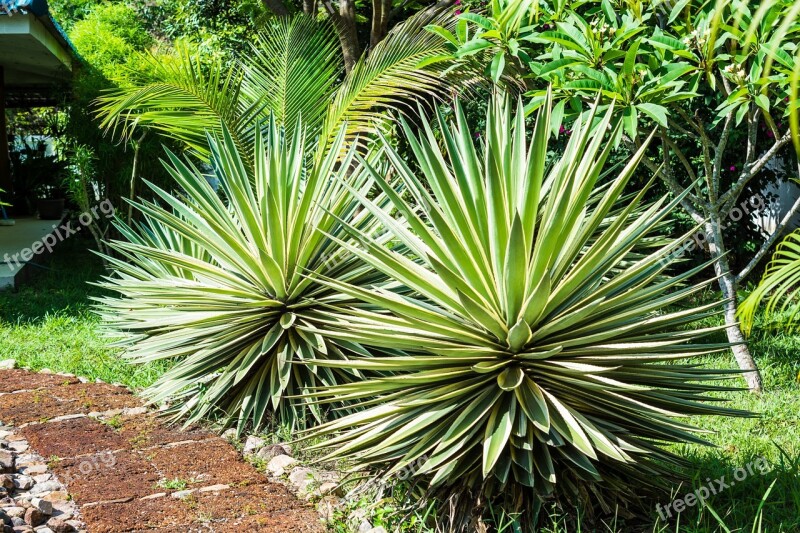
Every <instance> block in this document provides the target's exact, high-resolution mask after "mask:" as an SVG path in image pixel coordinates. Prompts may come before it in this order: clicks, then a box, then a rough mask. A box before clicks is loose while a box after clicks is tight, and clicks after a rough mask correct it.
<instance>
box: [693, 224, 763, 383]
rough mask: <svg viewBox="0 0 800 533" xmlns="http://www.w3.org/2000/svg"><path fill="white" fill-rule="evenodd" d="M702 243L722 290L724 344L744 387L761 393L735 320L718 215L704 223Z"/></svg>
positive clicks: (733, 284) (732, 280)
mask: <svg viewBox="0 0 800 533" xmlns="http://www.w3.org/2000/svg"><path fill="white" fill-rule="evenodd" d="M705 227H706V239H707V242H708V249H709V252H711V257H713V258H714V271H715V273H716V275H717V276H719V279H718V283H719V287H720V289H721V290H722V297H723V299H724V300H725V326H727V327H726V329H725V332H726V334H727V336H728V342H730V343H731V344H733V346H732V347H731V350H732V351H733V356H734V357H735V358H736V362H737V363H738V364H739V368H740V369H742V371H743V377H744V379H745V381H746V382H747V386H748V387H749V388H750V390H751V391H752V392H761V391H762V390H763V388H764V383H763V381H762V379H761V374H760V373H759V371H758V367H756V363H755V360H754V359H753V356H752V354H751V353H750V349H749V348H748V347H747V342H746V341H745V338H744V334H743V333H742V329H741V328H740V327H739V321H738V320H737V318H736V308H737V306H738V303H739V301H738V296H737V293H736V289H737V287H736V277H735V275H734V274H733V272H731V268H730V263H729V262H728V256H727V255H725V253H726V250H725V244H724V241H723V239H722V220H721V217H720V216H719V214H718V213H714V214H713V215H712V217H711V219H710V220H709V221H708V222H706V225H705Z"/></svg>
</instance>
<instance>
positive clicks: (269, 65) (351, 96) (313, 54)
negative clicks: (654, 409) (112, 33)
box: [97, 9, 454, 160]
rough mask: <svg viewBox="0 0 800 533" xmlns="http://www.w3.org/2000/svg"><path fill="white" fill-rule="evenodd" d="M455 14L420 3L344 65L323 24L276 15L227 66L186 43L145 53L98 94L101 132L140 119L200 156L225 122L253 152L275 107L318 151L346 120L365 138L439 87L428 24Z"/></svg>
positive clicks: (439, 42)
mask: <svg viewBox="0 0 800 533" xmlns="http://www.w3.org/2000/svg"><path fill="white" fill-rule="evenodd" d="M453 22H454V21H453V17H451V16H450V14H449V13H448V12H446V11H444V10H441V9H429V10H426V11H423V12H420V13H418V14H416V15H415V16H413V17H411V18H410V19H408V20H406V21H405V22H404V23H402V24H400V25H398V26H396V27H395V28H394V29H393V30H392V31H391V32H389V34H388V35H387V37H386V38H385V39H383V40H382V41H381V42H380V43H379V44H378V45H377V46H375V48H374V49H372V50H371V52H370V53H369V55H365V56H362V57H361V58H360V59H359V61H358V62H357V63H356V64H355V66H354V67H353V68H352V69H351V70H349V71H348V72H347V73H346V74H345V73H344V62H343V58H342V53H341V49H340V47H339V43H338V38H337V35H336V31H335V29H334V28H333V27H332V26H331V24H330V23H325V22H318V21H315V20H314V19H312V18H310V17H308V16H306V15H302V14H299V15H295V16H294V17H282V18H280V19H278V20H277V21H276V22H275V23H274V24H273V25H272V26H271V27H269V28H268V29H266V30H265V31H264V32H262V33H261V34H259V35H258V36H257V37H256V38H255V40H254V42H253V44H252V49H251V52H252V53H250V54H248V55H246V56H245V57H241V58H239V60H238V62H237V63H236V65H235V66H234V68H230V65H228V64H226V62H225V61H224V60H223V59H220V58H215V59H207V58H202V57H200V56H199V55H198V54H195V53H192V52H191V51H190V50H189V49H188V48H186V47H179V48H178V50H177V51H176V53H173V54H160V55H152V56H151V57H150V58H149V68H148V69H146V71H145V72H140V73H138V74H137V75H135V77H134V79H133V81H132V83H126V84H123V85H122V86H121V87H118V88H115V89H112V90H110V91H109V92H108V93H107V94H105V95H104V96H102V97H101V98H100V99H99V100H98V110H97V113H98V116H99V117H100V119H101V121H102V126H103V127H104V128H106V130H108V131H111V132H116V133H119V134H121V135H122V136H123V137H124V138H130V137H131V136H132V135H133V132H134V131H135V129H136V128H137V127H145V128H149V129H151V130H154V131H156V132H159V133H161V134H164V135H167V136H169V137H170V138H172V139H176V140H179V141H182V142H183V143H185V144H186V145H187V146H188V147H189V148H190V150H191V151H192V152H193V153H194V154H195V155H197V156H199V157H200V158H201V159H203V160H207V159H208V157H209V146H208V140H207V139H208V137H207V136H206V134H207V132H211V133H213V134H215V135H219V134H220V133H221V131H222V129H223V127H224V129H226V130H227V131H228V132H230V135H231V137H232V138H233V140H234V142H235V144H236V145H237V147H238V148H239V151H240V153H242V154H252V153H253V150H252V147H253V139H254V131H255V124H256V123H258V122H261V123H266V122H268V120H266V117H267V116H268V115H272V116H273V117H274V118H275V120H276V122H277V123H278V124H279V125H281V126H283V127H284V128H286V129H287V131H288V133H290V134H291V133H292V131H291V130H292V128H293V127H294V125H295V124H296V123H297V119H298V118H300V117H302V120H303V124H304V125H305V128H306V134H307V138H308V140H309V142H312V141H314V140H315V138H316V137H320V138H321V140H322V141H323V142H320V143H319V145H318V146H320V147H321V148H320V149H319V150H318V152H317V159H320V158H321V157H322V156H323V155H324V152H325V149H326V147H328V146H330V144H331V143H332V141H333V139H334V137H335V136H336V134H337V132H338V131H339V129H340V127H341V126H342V125H343V124H347V126H346V139H347V140H353V139H355V138H356V137H358V138H361V139H363V138H365V137H367V136H369V135H371V134H373V133H375V132H376V131H378V130H379V128H380V126H381V124H382V123H383V119H384V115H383V113H384V112H385V111H386V110H389V109H396V108H397V107H398V106H399V105H402V104H405V103H408V102H410V101H412V100H413V99H414V98H416V97H420V96H427V97H436V96H440V95H443V94H445V92H446V89H447V83H446V80H445V78H444V77H443V69H444V67H442V66H441V65H440V64H438V63H435V62H432V61H433V60H435V59H436V58H437V57H439V56H441V55H442V54H444V53H445V51H446V47H445V41H444V39H443V38H441V37H440V36H439V35H437V34H434V33H432V32H429V31H427V29H426V27H427V26H428V25H445V26H448V25H452V24H453ZM340 81H341V82H340ZM339 82H340V83H339Z"/></svg>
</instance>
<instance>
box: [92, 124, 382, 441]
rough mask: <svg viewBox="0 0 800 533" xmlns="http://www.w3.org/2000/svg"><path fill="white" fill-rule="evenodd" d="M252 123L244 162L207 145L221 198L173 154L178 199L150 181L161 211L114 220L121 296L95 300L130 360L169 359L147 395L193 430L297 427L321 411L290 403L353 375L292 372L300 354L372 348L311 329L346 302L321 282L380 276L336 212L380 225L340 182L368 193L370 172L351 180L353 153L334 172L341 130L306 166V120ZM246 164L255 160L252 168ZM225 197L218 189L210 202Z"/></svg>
mask: <svg viewBox="0 0 800 533" xmlns="http://www.w3.org/2000/svg"><path fill="white" fill-rule="evenodd" d="M259 131H260V128H257V129H256V132H257V133H256V136H255V141H254V145H255V151H254V153H255V156H254V157H253V158H252V159H251V158H250V157H248V158H247V159H246V160H245V159H243V158H242V157H241V156H240V154H239V152H238V149H237V147H236V144H235V143H234V141H233V139H232V137H231V136H230V135H229V134H228V133H227V130H223V135H222V136H221V137H220V138H217V139H213V138H210V140H209V146H210V148H211V164H212V167H213V176H211V177H212V178H215V180H216V181H218V183H219V191H216V190H215V189H214V187H212V185H211V183H210V180H209V179H207V176H204V175H203V174H202V173H201V172H200V171H199V170H198V169H197V168H196V167H194V166H193V165H192V164H191V163H183V162H181V161H180V160H179V159H178V158H177V157H175V156H174V155H171V154H170V156H169V164H168V165H167V169H168V170H169V172H170V174H171V175H172V176H173V177H174V179H175V182H176V184H177V185H178V186H179V187H180V188H182V189H183V191H184V193H183V194H182V195H172V194H170V193H168V192H166V191H164V190H162V189H160V188H158V187H156V186H152V189H153V192H154V193H155V195H156V196H157V199H158V201H159V202H160V204H156V203H153V202H149V201H142V202H140V203H136V204H135V206H136V208H137V209H138V210H139V211H140V212H141V214H142V215H143V217H144V221H143V223H142V224H141V225H134V226H133V227H130V226H126V225H124V224H121V223H120V224H118V227H117V229H118V230H119V231H120V232H121V233H122V235H123V236H124V237H125V238H126V239H127V241H128V242H125V241H112V242H111V243H110V248H111V249H112V251H114V252H117V253H118V254H119V256H120V257H121V258H122V259H117V258H115V257H110V256H109V257H106V260H107V261H109V263H110V264H111V265H113V266H114V267H115V268H116V270H117V273H116V274H115V275H114V276H112V277H110V278H108V279H107V280H106V281H105V282H104V283H103V284H102V285H103V286H104V287H106V288H108V289H110V290H111V291H113V292H114V293H115V294H116V295H118V296H111V297H106V298H102V299H101V301H100V303H101V305H100V308H99V312H100V314H101V316H102V317H103V318H104V321H105V323H106V324H107V326H109V328H110V329H111V331H112V333H116V334H122V339H121V340H120V341H119V342H118V344H119V345H121V346H124V347H126V348H127V352H126V356H127V357H129V358H130V359H131V360H133V361H135V362H146V361H153V360H162V359H163V360H173V361H174V365H173V366H172V368H171V369H170V370H168V371H167V372H165V373H164V374H163V375H162V376H161V377H160V378H159V379H158V381H157V382H156V383H154V384H153V386H152V387H150V388H149V389H148V390H146V391H145V394H146V396H148V397H149V398H150V399H151V400H152V401H153V402H161V401H165V400H169V401H172V402H173V407H172V413H173V414H174V415H175V416H176V418H177V417H184V416H185V420H186V422H187V424H188V423H192V422H194V421H196V420H198V419H200V418H201V417H209V418H213V419H216V420H218V421H219V423H220V424H221V425H223V426H231V425H236V427H237V429H238V430H239V431H240V432H241V431H242V430H243V429H244V428H245V427H247V426H248V425H252V426H253V427H255V428H259V427H261V426H263V425H265V423H267V422H269V421H271V413H275V414H276V415H277V422H279V423H282V424H286V425H289V426H294V425H298V424H300V425H302V424H303V423H304V421H305V419H306V415H307V413H308V411H310V412H311V413H312V414H313V416H314V417H316V418H317V419H321V418H322V414H321V413H320V412H319V410H318V408H317V407H316V406H315V405H313V404H310V403H309V402H308V400H306V399H300V398H297V397H296V396H298V395H300V394H302V393H306V392H308V391H309V390H310V389H313V388H315V387H319V386H323V385H328V386H330V385H335V384H337V383H342V382H346V381H349V380H351V379H353V378H355V377H357V376H358V375H359V373H358V372H357V371H353V370H351V369H349V368H346V367H347V365H346V364H345V365H343V368H341V369H339V368H336V369H332V368H330V367H327V366H317V365H314V364H312V365H305V366H304V365H298V364H296V363H297V362H299V361H302V360H312V359H328V358H330V359H337V360H340V361H342V362H346V361H347V360H348V359H349V358H350V357H352V356H353V355H355V354H359V355H364V354H365V353H366V352H365V351H364V350H363V348H361V347H360V346H359V345H358V344H356V343H353V342H350V341H347V340H346V339H340V340H336V341H330V340H329V339H326V338H325V337H323V336H321V335H319V334H316V333H312V332H309V328H311V327H312V326H313V325H314V323H316V322H317V321H319V320H324V319H325V318H326V317H327V316H328V314H329V313H330V312H331V311H333V310H335V309H337V308H338V307H340V306H348V307H349V306H352V305H356V304H357V303H356V302H355V301H354V300H352V299H351V298H343V297H342V295H341V294H340V293H338V291H335V290H331V289H330V288H328V287H327V286H325V285H323V284H322V283H320V282H319V281H317V280H316V279H311V278H309V277H308V275H309V274H312V273H314V274H317V275H319V276H324V277H326V278H328V277H329V278H331V279H338V280H341V281H343V282H347V283H353V284H356V285H358V284H362V283H364V284H369V285H372V284H378V283H380V282H381V281H382V279H383V276H382V275H381V274H380V273H378V272H376V271H374V270H373V269H371V268H369V267H368V266H366V265H364V264H362V263H361V262H360V261H359V260H358V259H357V258H356V257H355V256H353V255H352V254H350V253H349V252H348V251H347V250H346V249H344V248H341V247H339V245H338V244H337V239H346V236H345V234H344V233H343V232H342V229H341V228H340V226H339V222H338V220H337V219H338V218H343V219H347V220H349V221H351V223H352V224H355V225H356V226H358V227H360V228H361V229H362V230H363V231H364V232H366V233H367V234H370V233H371V231H372V229H373V228H374V226H375V223H374V221H373V220H372V219H371V217H370V216H369V215H368V213H366V212H359V210H358V208H359V204H358V202H357V201H356V200H355V199H354V198H352V197H350V196H349V195H346V194H343V193H344V192H346V191H345V189H346V187H355V188H356V189H361V188H364V187H367V188H368V187H369V177H368V175H367V174H366V173H365V172H360V171H355V172H352V173H350V174H346V172H345V170H344V169H347V168H348V167H349V166H350V165H349V163H350V161H352V158H353V151H352V150H351V151H350V153H349V155H347V156H346V158H345V160H344V161H341V162H340V163H341V165H338V166H337V158H336V155H337V154H339V153H341V152H340V150H341V147H342V144H343V142H344V132H342V133H341V134H340V135H339V136H338V137H337V138H336V141H335V142H334V144H333V149H332V151H331V152H329V154H328V156H327V157H325V158H323V159H321V160H318V161H317V160H315V161H317V162H315V163H313V164H311V165H310V166H307V165H306V162H307V161H308V157H306V155H305V154H304V148H305V143H306V141H305V138H304V135H303V133H302V129H301V127H300V126H297V129H296V130H295V131H296V135H294V136H293V137H290V138H287V137H286V136H285V135H283V133H282V131H280V130H279V129H278V127H277V126H276V125H275V123H274V122H273V123H272V124H271V125H270V127H269V128H268V133H267V134H266V136H262V135H261V134H260V133H258V132H259ZM245 161H253V162H254V168H252V169H251V168H250V167H249V166H248V165H247V163H246V162H245ZM218 193H219V194H218Z"/></svg>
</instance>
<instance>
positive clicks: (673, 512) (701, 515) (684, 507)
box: [651, 445, 800, 533]
mask: <svg viewBox="0 0 800 533" xmlns="http://www.w3.org/2000/svg"><path fill="white" fill-rule="evenodd" d="M770 455H771V456H772V457H770V458H767V457H763V456H750V457H749V458H748V457H742V456H739V457H737V458H735V459H732V458H729V457H724V456H720V455H710V454H705V455H700V454H687V455H686V456H685V458H686V459H687V460H688V461H689V462H690V466H689V467H688V468H687V469H686V472H685V473H686V475H687V476H690V477H691V479H690V480H689V481H688V482H687V483H686V484H684V485H679V486H675V487H673V489H672V494H671V495H669V496H667V497H665V498H664V500H663V501H660V502H654V503H653V507H652V509H653V518H654V520H656V523H655V526H654V527H653V528H652V529H651V530H652V531H675V532H678V531H680V532H687V533H694V532H698V533H699V532H716V531H728V530H729V531H756V532H759V531H760V532H768V531H769V532H772V531H776V532H777V531H786V532H789V531H800V476H798V473H799V470H798V468H800V455H796V454H794V455H793V454H791V453H789V452H786V451H784V450H782V449H780V448H779V447H777V445H776V449H775V451H774V453H773V454H770ZM690 504H691V505H690ZM656 505H659V506H660V507H656ZM678 511H680V512H678Z"/></svg>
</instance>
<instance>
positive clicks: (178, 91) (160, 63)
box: [96, 46, 262, 159]
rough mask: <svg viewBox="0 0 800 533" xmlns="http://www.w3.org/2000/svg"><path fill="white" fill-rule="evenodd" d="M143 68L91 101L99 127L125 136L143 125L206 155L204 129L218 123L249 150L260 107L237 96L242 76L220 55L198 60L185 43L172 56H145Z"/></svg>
mask: <svg viewBox="0 0 800 533" xmlns="http://www.w3.org/2000/svg"><path fill="white" fill-rule="evenodd" d="M146 62H147V64H148V66H149V68H147V69H146V70H143V71H142V72H140V73H139V77H138V79H137V80H135V81H134V82H133V83H132V84H127V83H126V84H123V85H121V86H120V87H117V88H114V89H111V90H109V91H108V92H107V93H106V94H104V95H103V96H101V97H100V98H98V100H97V104H98V107H97V110H96V113H97V116H98V117H99V118H100V119H101V127H103V128H105V129H106V130H107V131H110V132H112V133H117V132H118V133H119V134H120V135H121V136H122V137H123V138H129V137H130V136H131V135H132V134H133V131H134V129H135V128H137V127H141V126H144V127H148V128H151V129H153V130H155V131H158V132H161V133H163V134H165V135H167V136H169V137H172V138H174V139H177V140H179V141H181V142H184V143H186V144H187V145H188V146H189V147H190V148H191V149H192V150H193V151H194V152H195V153H196V154H197V155H199V156H200V157H201V158H203V159H208V157H209V155H210V151H209V146H208V138H207V136H206V134H207V132H212V133H214V134H215V135H219V134H220V133H221V131H222V128H223V127H224V128H225V129H226V130H227V131H228V132H230V134H231V136H232V138H233V139H234V140H235V142H236V144H237V146H238V147H239V149H240V151H241V152H242V153H251V152H252V137H253V132H252V125H253V123H254V119H255V117H256V116H257V115H258V114H259V112H260V111H261V109H262V107H261V106H260V105H259V104H258V103H253V104H251V105H245V104H243V103H242V101H241V99H240V83H241V78H242V74H241V72H240V71H239V70H238V69H235V68H233V69H231V68H229V67H228V66H227V65H226V64H225V63H224V62H223V61H222V59H220V58H210V59H209V58H203V57H201V56H200V55H199V54H197V53H193V52H192V51H191V50H190V49H189V48H188V47H187V46H179V47H178V48H177V49H176V51H175V53H174V54H158V55H148V56H146Z"/></svg>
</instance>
